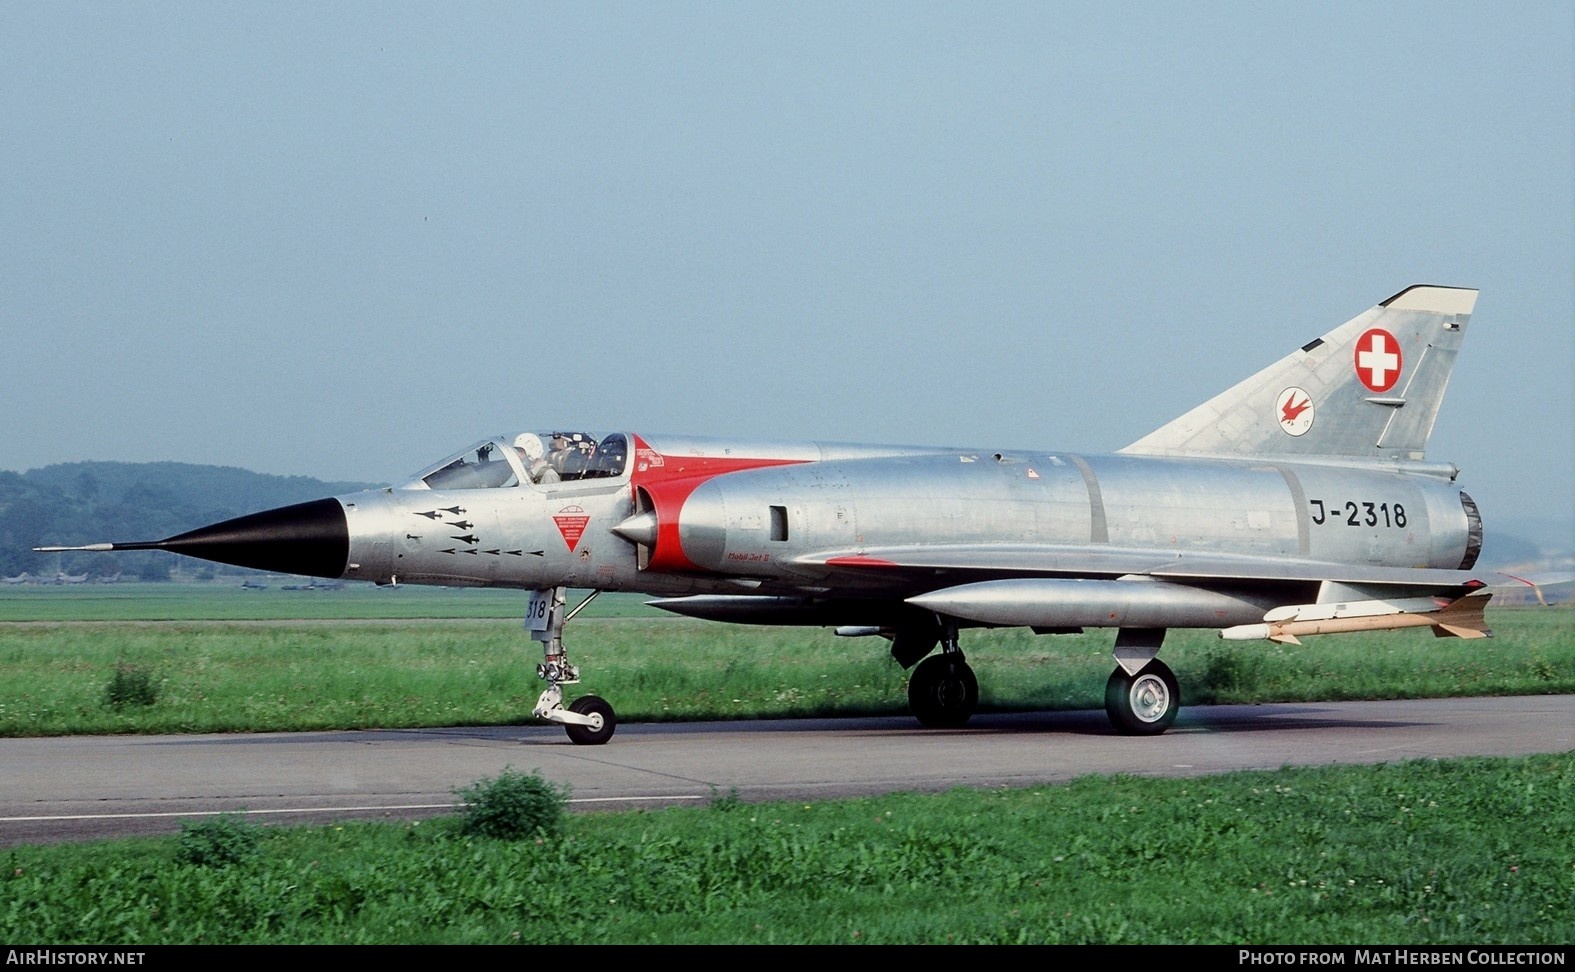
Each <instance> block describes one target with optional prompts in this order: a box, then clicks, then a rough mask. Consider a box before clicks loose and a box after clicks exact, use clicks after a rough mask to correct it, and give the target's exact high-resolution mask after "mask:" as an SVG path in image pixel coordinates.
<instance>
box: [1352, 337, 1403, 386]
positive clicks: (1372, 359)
mask: <svg viewBox="0 0 1575 972" xmlns="http://www.w3.org/2000/svg"><path fill="white" fill-rule="evenodd" d="M1356 377H1358V378H1360V379H1362V384H1364V385H1366V386H1367V387H1368V388H1370V389H1372V390H1373V391H1375V392H1386V391H1388V390H1389V389H1391V388H1393V387H1394V386H1395V382H1396V381H1399V380H1400V342H1399V341H1396V340H1395V336H1394V335H1393V334H1390V333H1389V332H1388V331H1386V330H1384V329H1383V328H1381V327H1375V328H1373V329H1372V330H1370V331H1368V332H1367V333H1366V334H1363V335H1362V336H1361V337H1360V338H1358V339H1357V341H1356Z"/></svg>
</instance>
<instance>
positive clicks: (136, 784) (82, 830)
mask: <svg viewBox="0 0 1575 972" xmlns="http://www.w3.org/2000/svg"><path fill="white" fill-rule="evenodd" d="M1572 738H1575V696H1568V695H1548V696H1529V697H1518V698H1472V699H1433V700H1418V701H1406V702H1321V703H1308V704H1296V705H1289V704H1276V705H1256V706H1198V707H1193V708H1189V709H1184V710H1182V712H1181V715H1180V717H1179V719H1178V720H1177V723H1176V725H1175V727H1174V728H1173V729H1171V731H1170V732H1169V733H1167V734H1166V735H1163V736H1159V737H1154V738H1131V737H1125V736H1118V735H1115V734H1114V733H1113V732H1112V731H1111V730H1110V728H1109V725H1108V724H1107V722H1106V720H1105V715H1104V713H1103V712H1102V711H1086V712H1041V713H1026V714H1014V715H989V716H976V717H975V718H974V719H973V720H972V721H971V722H970V723H969V725H968V727H967V728H965V729H960V730H927V729H921V728H919V727H918V725H917V723H915V722H914V721H913V720H912V719H911V718H908V717H905V716H903V717H891V718H878V719H835V720H830V719H806V720H777V721H761V722H710V723H691V724H682V725H631V726H622V727H620V728H619V729H618V733H617V735H616V736H615V737H614V738H613V740H612V741H611V742H610V743H608V744H607V745H605V746H593V747H585V746H575V745H572V744H571V743H569V741H568V739H567V738H566V737H565V736H564V733H563V731H562V730H561V729H560V728H558V727H555V726H544V725H543V726H534V725H533V726H516V727H502V728H497V727H483V728H453V729H401V730H379V731H360V732H311V733H283V734H268V735H201V736H93V737H81V736H76V737H64V738H52V739H8V740H4V741H0V846H8V845H14V844H23V843H43V842H50V841H58V840H79V839H87V838H96V837H111V836H127V835H133V834H155V833H171V832H175V831H177V830H179V827H180V823H181V821H183V820H193V819H200V818H201V816H202V815H204V814H213V813H220V812H226V811H230V812H233V811H241V810H244V811H245V812H246V813H248V814H249V815H251V816H252V818H253V819H255V820H257V821H259V822H263V823H271V822H278V823H303V822H323V821H330V820H341V819H367V818H372V819H416V818H420V817H426V816H433V815H436V814H441V813H447V812H449V811H450V810H451V809H452V808H453V806H454V805H455V797H454V794H453V790H454V788H455V787H460V786H464V785H467V784H469V783H473V782H475V781H476V780H478V779H480V778H482V777H486V776H495V775H497V773H498V772H499V771H501V770H503V769H504V768H506V767H513V768H514V769H516V770H521V771H525V772H529V771H532V770H540V771H541V772H542V774H543V775H544V776H546V777H547V778H548V779H551V780H553V781H555V782H558V783H567V784H569V785H570V787H572V798H573V805H574V807H575V808H576V809H582V810H593V809H628V808H633V807H659V806H673V805H684V804H703V803H705V802H706V801H708V800H710V799H712V798H713V796H715V795H718V794H721V795H726V794H729V793H731V792H732V791H733V790H735V789H736V791H737V793H738V796H739V797H740V798H742V799H744V800H747V801H762V800H777V799H791V800H824V799H831V798H837V797H849V796H862V795H869V794H877V793H889V792H898V791H917V792H934V791H940V790H946V789H950V788H952V787H957V786H970V787H1001V786H1029V785H1032V784H1035V783H1041V782H1049V781H1057V780H1068V779H1072V778H1074V777H1079V776H1085V775H1088V774H1110V773H1133V774H1143V775H1153V776H1181V775H1201V774H1206V773H1221V772H1227V771H1231V770H1241V769H1275V768H1279V767H1281V766H1312V765H1327V764H1360V763H1379V762H1394V761H1399V760H1408V759H1429V758H1439V757H1455V756H1517V755H1526V754H1530V753H1557V752H1568V751H1570V750H1572V749H1575V743H1572V741H1571V740H1572Z"/></svg>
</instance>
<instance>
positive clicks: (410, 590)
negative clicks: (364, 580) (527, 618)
mask: <svg viewBox="0 0 1575 972" xmlns="http://www.w3.org/2000/svg"><path fill="white" fill-rule="evenodd" d="M266 583H267V584H268V587H267V589H266V590H260V591H249V590H242V589H241V587H240V582H239V581H236V582H226V583H205V584H138V583H128V584H111V585H100V584H82V585H75V586H65V587H54V586H49V585H34V586H29V585H22V586H17V587H5V588H0V622H3V621H296V620H311V619H318V620H326V619H338V620H349V619H360V620H374V619H400V618H520V617H523V616H524V613H525V594H523V593H522V592H520V591H511V590H494V589H461V588H432V587H411V586H408V585H401V586H398V587H374V586H372V585H370V584H346V585H345V586H344V587H343V588H342V589H340V590H337V591H331V590H311V591H287V590H284V589H283V586H282V585H283V583H284V582H281V581H277V580H269V581H267V582H266ZM292 583H295V584H304V583H305V581H301V580H300V579H298V578H296V579H292ZM576 593H577V596H572V597H571V598H570V604H571V605H572V604H574V603H578V600H579V597H581V596H583V592H576ZM646 600H647V598H645V597H642V596H640V595H637V594H603V595H601V596H600V597H598V598H597V599H596V601H595V603H593V604H592V605H591V606H590V607H589V608H587V609H586V614H585V615H584V616H585V617H603V618H606V617H667V616H669V615H666V614H664V612H661V611H658V610H656V609H655V608H648V607H645V605H644V602H645V601H646Z"/></svg>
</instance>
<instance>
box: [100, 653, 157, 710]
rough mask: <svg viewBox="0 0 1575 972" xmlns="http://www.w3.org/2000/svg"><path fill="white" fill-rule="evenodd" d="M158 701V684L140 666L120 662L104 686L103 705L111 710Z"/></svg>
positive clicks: (149, 672)
mask: <svg viewBox="0 0 1575 972" xmlns="http://www.w3.org/2000/svg"><path fill="white" fill-rule="evenodd" d="M158 699H159V683H158V681H157V679H155V678H154V675H153V673H152V672H151V671H149V670H148V669H146V668H144V667H143V666H141V665H128V664H126V663H124V662H121V663H119V664H117V665H116V666H115V671H114V673H113V674H111V675H110V677H109V683H108V684H107V685H105V686H104V704H105V705H107V706H109V707H110V708H112V709H119V708H122V707H124V706H128V705H152V704H153V703H154V702H157V701H158Z"/></svg>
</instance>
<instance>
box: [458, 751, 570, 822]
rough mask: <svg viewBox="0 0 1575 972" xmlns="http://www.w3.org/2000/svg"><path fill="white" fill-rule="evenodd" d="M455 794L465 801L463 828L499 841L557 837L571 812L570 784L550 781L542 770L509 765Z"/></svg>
mask: <svg viewBox="0 0 1575 972" xmlns="http://www.w3.org/2000/svg"><path fill="white" fill-rule="evenodd" d="M454 795H455V796H457V797H459V798H460V800H462V801H463V802H464V804H465V806H464V809H463V810H462V811H461V812H460V818H459V819H460V830H461V831H462V832H463V833H466V834H473V835H477V836H481V837H492V838H495V839H498V840H525V839H535V840H554V839H556V838H557V837H558V836H559V834H561V833H562V832H563V821H564V817H565V816H566V815H567V813H568V799H569V787H568V786H567V785H564V786H559V785H558V784H556V783H553V782H551V781H549V780H547V779H546V778H544V777H543V776H542V775H541V773H540V771H537V772H533V773H521V772H519V771H518V770H515V769H514V768H513V767H507V768H505V769H504V770H503V772H501V773H499V774H498V775H497V776H496V777H491V778H487V779H482V780H477V781H476V782H475V783H472V784H471V785H470V786H466V787H461V788H459V789H457V790H455V791H454Z"/></svg>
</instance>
